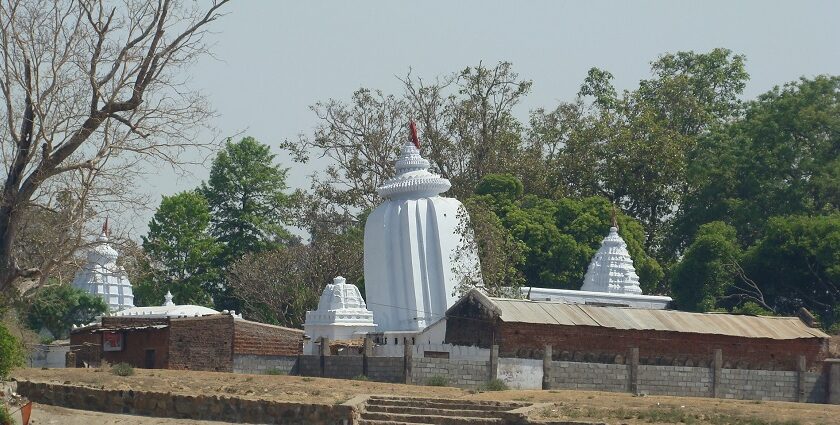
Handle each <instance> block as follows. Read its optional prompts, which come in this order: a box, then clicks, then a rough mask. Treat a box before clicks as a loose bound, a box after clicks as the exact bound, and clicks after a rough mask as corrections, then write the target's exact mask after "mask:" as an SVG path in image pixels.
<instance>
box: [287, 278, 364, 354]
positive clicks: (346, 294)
mask: <svg viewBox="0 0 840 425" xmlns="http://www.w3.org/2000/svg"><path fill="white" fill-rule="evenodd" d="M375 328H376V324H374V322H373V312H372V311H370V310H368V309H367V306H366V305H365V300H364V299H363V298H362V294H361V293H360V292H359V288H357V287H356V286H355V285H352V284H349V283H347V280H346V279H344V278H343V277H341V276H338V277H336V278H335V279H333V283H331V284H329V285H327V287H326V288H324V292H323V293H321V299H320V300H319V301H318V309H317V310H315V311H307V312H306V321H305V322H304V324H303V331H304V333H305V334H306V336H308V337H309V340H308V341H307V343H306V347H304V352H306V353H313V354H314V352H315V351H316V350H315V347H314V346H313V345H312V344H313V343H315V342H317V341H320V339H321V338H322V337H327V338H329V339H330V340H331V341H334V340H350V339H356V338H360V337H363V336H364V334H366V333H368V332H372V331H373V330H374V329H375Z"/></svg>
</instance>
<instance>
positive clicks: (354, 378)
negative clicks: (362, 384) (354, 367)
mask: <svg viewBox="0 0 840 425" xmlns="http://www.w3.org/2000/svg"><path fill="white" fill-rule="evenodd" d="M353 380H354V381H370V378H368V377H367V376H365V375H356V376H354V377H353Z"/></svg>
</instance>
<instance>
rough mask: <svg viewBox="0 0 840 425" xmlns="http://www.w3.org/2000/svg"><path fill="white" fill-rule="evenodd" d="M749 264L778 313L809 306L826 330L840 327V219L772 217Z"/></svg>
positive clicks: (746, 262) (835, 216)
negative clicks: (838, 325)
mask: <svg viewBox="0 0 840 425" xmlns="http://www.w3.org/2000/svg"><path fill="white" fill-rule="evenodd" d="M743 263H744V266H743V268H744V270H745V272H746V274H747V275H748V276H750V278H752V279H753V280H754V281H755V282H757V283H758V284H759V285H760V286H761V288H762V291H763V293H764V296H765V299H766V300H767V303H768V304H769V305H770V306H771V307H773V308H774V310H776V311H777V312H779V313H783V314H795V313H796V312H797V310H798V309H799V307H805V308H807V309H808V310H810V311H811V312H813V313H814V314H816V315H817V316H818V317H819V318H820V320H821V322H822V325H823V326H824V327H826V328H829V327H831V326H833V325H836V324H838V323H840V308H838V306H840V214H838V213H834V214H830V215H824V216H804V215H795V216H783V217H773V218H771V219H770V220H769V221H768V222H767V226H766V228H765V231H764V236H763V237H762V238H761V239H760V240H759V241H758V242H757V243H756V244H755V245H753V246H752V247H750V248H749V249H748V250H747V252H746V254H745V258H744V261H743Z"/></svg>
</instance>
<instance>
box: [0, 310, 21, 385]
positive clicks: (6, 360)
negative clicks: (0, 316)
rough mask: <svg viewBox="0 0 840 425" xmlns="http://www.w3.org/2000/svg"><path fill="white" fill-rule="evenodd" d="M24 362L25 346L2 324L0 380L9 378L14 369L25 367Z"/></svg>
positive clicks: (0, 335) (0, 330) (0, 327)
mask: <svg viewBox="0 0 840 425" xmlns="http://www.w3.org/2000/svg"><path fill="white" fill-rule="evenodd" d="M23 361H24V347H23V344H22V343H21V342H20V341H19V340H18V339H17V338H15V337H14V335H12V334H11V333H9V330H8V329H6V326H5V325H3V323H0V379H2V378H5V377H6V376H8V374H9V372H10V371H11V370H12V369H14V368H16V367H18V366H23Z"/></svg>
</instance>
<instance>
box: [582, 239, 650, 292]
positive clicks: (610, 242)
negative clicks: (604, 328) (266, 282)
mask: <svg viewBox="0 0 840 425" xmlns="http://www.w3.org/2000/svg"><path fill="white" fill-rule="evenodd" d="M580 290H581V291H589V292H608V293H613V294H634V295H641V294H642V289H641V288H639V276H638V275H637V274H636V269H635V267H633V259H632V258H630V253H629V252H627V244H626V243H625V242H624V239H622V238H621V236H619V235H618V227H616V226H613V227H610V234H609V235H607V237H606V238H604V240H603V241H602V242H601V248H600V249H598V252H596V253H595V256H594V257H592V261H591V262H590V263H589V268H588V269H587V270H586V275H584V277H583V286H581V288H580Z"/></svg>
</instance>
